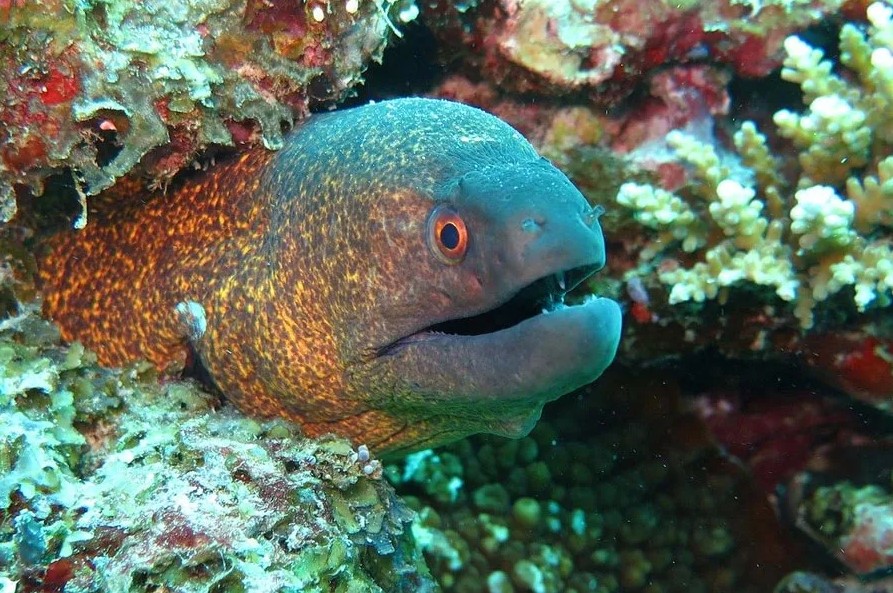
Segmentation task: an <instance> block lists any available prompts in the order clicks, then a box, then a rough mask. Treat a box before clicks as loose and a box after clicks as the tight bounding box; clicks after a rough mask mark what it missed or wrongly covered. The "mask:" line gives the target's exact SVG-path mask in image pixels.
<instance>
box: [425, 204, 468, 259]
mask: <svg viewBox="0 0 893 593" xmlns="http://www.w3.org/2000/svg"><path fill="white" fill-rule="evenodd" d="M426 234H427V241H428V249H430V250H431V253H433V254H434V255H435V257H437V259H439V260H440V261H442V262H443V263H445V264H450V265H455V264H458V263H459V262H461V261H462V260H463V259H465V252H466V251H468V227H466V226H465V221H464V220H462V217H461V216H459V215H458V214H457V213H456V211H455V210H453V209H452V208H450V207H449V206H446V205H444V204H440V205H438V206H435V207H434V210H432V211H431V214H429V215H428V225H427V231H426Z"/></svg>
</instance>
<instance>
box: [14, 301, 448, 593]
mask: <svg viewBox="0 0 893 593" xmlns="http://www.w3.org/2000/svg"><path fill="white" fill-rule="evenodd" d="M212 404H213V400H212V399H210V398H209V396H208V395H207V394H205V393H203V392H201V391H200V390H199V389H197V388H196V387H195V386H194V385H192V384H190V383H184V382H169V383H166V384H165V385H164V386H160V385H159V384H158V383H157V382H156V380H155V377H154V371H150V370H148V369H147V367H146V366H142V367H139V366H137V367H131V368H129V369H126V370H124V371H116V372H112V371H106V370H103V369H100V368H98V367H97V366H96V365H95V357H93V356H92V354H90V353H89V352H87V351H85V350H84V348H83V347H81V346H80V345H78V344H74V345H72V346H70V347H67V348H66V347H61V346H59V345H58V333H57V332H56V331H55V330H54V329H53V328H52V327H51V326H50V325H49V324H48V323H47V322H45V321H43V320H41V319H40V318H39V317H38V316H37V315H36V313H35V312H34V311H33V308H31V307H25V308H24V309H23V312H22V314H20V315H18V316H15V317H12V318H8V319H5V320H3V321H2V322H0V426H2V427H3V430H2V431H0V590H2V591H12V590H18V591H35V590H57V591H61V590H62V588H63V587H64V588H65V590H66V591H77V592H88V591H89V592H98V591H130V592H140V591H158V590H169V591H191V592H195V593H199V592H208V591H222V590H227V591H237V590H242V591H257V592H267V591H269V592H273V591H283V590H292V591H297V590H300V591H311V592H312V591H319V592H322V591H326V592H330V591H339V592H342V593H346V592H354V591H373V592H374V591H404V590H405V591H429V590H431V588H432V586H433V585H432V583H431V581H430V578H429V577H428V576H427V570H426V569H425V568H424V563H423V561H422V560H421V558H420V555H419V553H418V552H417V548H416V547H415V544H414V541H413V540H412V537H411V536H410V533H409V530H408V522H409V520H410V519H411V518H412V512H411V511H410V510H409V509H408V508H407V507H406V506H405V505H404V504H403V503H402V502H401V501H399V500H398V499H397V498H396V496H395V495H394V492H393V489H392V488H391V487H390V486H389V485H388V484H387V483H386V482H385V481H384V480H382V479H381V465H380V463H379V462H378V461H377V460H375V459H371V458H370V456H369V452H368V450H365V449H364V448H363V447H361V448H360V449H359V450H353V449H352V448H351V446H350V444H348V443H347V442H346V441H343V440H337V439H324V440H319V441H307V440H304V439H302V438H300V437H299V436H297V435H295V434H294V433H293V431H292V429H291V428H289V427H287V426H285V425H284V424H279V423H263V424H260V423H257V422H255V421H253V420H248V419H246V418H245V417H243V416H241V415H239V414H237V413H235V412H234V411H232V410H229V411H226V412H223V413H221V412H219V411H215V410H214V409H213V407H212ZM17 586H18V588H17ZM42 587H45V588H42Z"/></svg>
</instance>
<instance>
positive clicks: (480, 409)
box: [40, 99, 621, 454]
mask: <svg viewBox="0 0 893 593" xmlns="http://www.w3.org/2000/svg"><path fill="white" fill-rule="evenodd" d="M139 202H140V201H139V200H130V201H129V203H128V204H126V205H124V206H119V207H118V208H116V209H109V211H108V212H106V213H105V214H102V213H94V214H92V215H91V219H90V223H89V224H88V225H87V227H86V228H85V229H83V230H81V231H76V232H69V233H63V234H62V235H61V236H59V235H57V236H56V237H54V238H53V240H52V241H51V246H50V247H51V248H50V250H49V253H48V254H47V255H45V256H44V257H43V258H42V261H41V262H40V270H41V272H40V274H41V279H42V282H43V287H44V295H45V299H44V311H45V314H46V315H47V316H48V317H49V318H50V319H52V320H53V321H55V322H57V323H58V324H59V326H60V327H61V330H62V336H63V338H64V339H66V340H68V341H72V340H80V341H81V342H83V343H84V344H85V345H87V346H88V347H89V348H91V349H92V350H94V351H95V352H96V353H97V355H98V357H99V360H100V361H101V362H102V363H104V364H106V365H112V366H119V365H123V364H125V363H127V362H128V361H132V360H136V359H148V360H149V361H151V362H152V363H154V364H155V365H156V366H157V367H158V368H160V369H167V370H173V369H177V368H180V367H182V366H183V365H184V364H185V361H186V360H187V355H189V356H195V357H196V359H197V360H198V361H200V363H201V365H202V367H203V368H204V370H205V371H206V373H207V374H208V375H209V376H210V378H211V379H212V381H213V383H214V384H215V385H216V386H217V387H218V388H219V390H220V391H221V392H222V393H223V394H224V395H225V397H226V398H227V399H228V400H230V401H231V402H233V403H234V404H235V405H236V406H237V407H238V408H240V409H241V410H243V411H244V412H245V413H247V414H250V415H255V416H259V417H272V416H282V417H285V418H288V419H290V420H293V421H296V422H297V423H299V424H300V425H301V427H302V429H303V430H304V432H305V433H307V434H309V435H311V436H315V435H320V434H324V433H330V432H331V433H337V434H341V435H344V436H346V437H348V438H350V439H351V440H352V441H353V442H354V443H355V444H363V443H365V444H367V445H368V446H370V447H371V448H373V449H374V450H375V451H376V452H377V453H379V454H387V453H395V452H404V451H411V450H416V449H419V448H424V447H429V446H434V445H438V444H441V443H445V442H448V441H452V440H455V439H458V438H461V437H463V436H466V435H469V434H473V433H477V432H487V433H495V434H500V435H506V436H511V437H518V436H522V435H525V434H527V433H528V432H529V431H530V429H531V428H532V427H533V425H534V423H535V422H536V420H537V419H538V418H539V415H540V412H541V410H542V407H543V405H544V403H546V402H548V401H550V400H553V399H555V398H557V397H559V396H561V395H563V394H565V393H568V392H569V391H571V390H573V389H575V388H577V387H580V386H582V385H584V384H587V383H589V382H591V381H593V380H594V379H596V378H597V377H598V376H599V375H600V374H601V373H602V371H603V370H604V369H605V367H607V366H608V364H609V363H610V362H611V360H612V359H613V357H614V354H615V351H616V349H617V344H618V340H619V335H620V318H621V315H620V310H619V308H618V306H617V304H616V303H615V302H614V301H612V300H609V299H606V298H597V297H589V298H588V299H587V300H585V302H583V303H582V304H579V305H575V306H565V305H563V304H562V300H563V295H564V293H566V292H567V291H569V290H571V289H572V288H573V287H574V286H575V285H577V284H579V283H580V282H581V281H582V280H584V279H585V278H586V277H588V276H589V275H590V274H592V273H593V272H595V271H596V270H598V269H599V268H601V267H602V266H603V265H604V262H605V250H604V241H603V238H602V233H601V229H600V227H599V223H598V216H599V214H600V212H601V210H600V209H599V208H593V207H591V206H590V205H589V204H588V203H587V202H586V200H585V199H584V198H583V196H582V195H581V194H580V192H579V191H578V190H577V189H576V188H575V187H574V186H573V185H572V184H571V183H570V181H569V180H568V179H567V178H566V177H565V176H564V175H563V174H562V173H561V172H559V171H558V170H557V169H556V168H555V167H554V166H552V165H551V164H550V163H549V162H548V161H546V160H545V159H543V158H541V157H539V156H538V155H537V153H536V151H535V150H534V149H533V147H532V146H531V145H530V144H529V143H528V142H527V141H526V140H525V139H524V138H523V137H522V136H521V135H520V134H519V133H518V132H517V131H515V130H514V129H513V128H511V127H510V126H508V125H507V124H505V123H504V122H502V121H501V120H499V119H497V118H496V117H493V116H491V115H488V114H486V113H484V112H483V111H480V110H477V109H474V108H472V107H468V106H465V105H461V104H458V103H451V102H448V101H441V100H433V99H398V100H391V101H383V102H380V103H375V104H370V105H366V106H362V107H357V108H353V109H347V110H343V111H336V112H332V113H328V114H322V115H314V116H311V117H310V118H309V119H307V120H306V121H305V122H304V123H303V124H301V125H300V126H299V127H298V128H297V129H296V130H295V131H293V132H292V133H291V134H290V135H289V136H288V138H287V141H286V144H285V146H284V148H282V149H281V150H279V151H276V152H271V151H266V150H263V149H255V150H253V151H249V152H247V153H244V154H242V155H241V156H238V157H235V158H234V159H233V160H231V161H230V162H228V163H223V164H218V165H217V166H215V167H214V168H213V169H212V170H211V171H209V172H207V173H205V174H202V175H198V176H196V177H195V178H192V179H187V180H185V181H184V182H183V183H182V184H181V185H180V186H179V187H178V188H176V190H174V191H170V192H168V193H167V194H166V195H161V196H157V197H154V198H153V199H151V200H149V201H148V202H147V203H139Z"/></svg>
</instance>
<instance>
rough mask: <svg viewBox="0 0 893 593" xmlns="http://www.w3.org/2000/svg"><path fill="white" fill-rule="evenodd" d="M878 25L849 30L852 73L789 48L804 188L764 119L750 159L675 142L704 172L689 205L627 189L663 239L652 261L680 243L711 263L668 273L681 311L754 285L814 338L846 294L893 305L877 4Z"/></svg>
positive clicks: (890, 52)
mask: <svg viewBox="0 0 893 593" xmlns="http://www.w3.org/2000/svg"><path fill="white" fill-rule="evenodd" d="M867 16H868V20H869V22H870V25H869V26H868V27H867V30H864V29H863V28H861V27H860V26H858V25H855V24H852V23H849V24H846V25H844V27H843V29H842V31H841V34H840V49H841V57H840V63H841V66H843V67H844V68H846V70H847V73H846V75H844V74H838V73H836V72H835V64H833V63H832V62H831V61H829V60H826V59H825V58H824V55H823V53H822V51H821V50H818V49H815V48H813V47H811V46H810V45H808V44H807V43H806V42H805V41H803V40H802V39H800V38H798V37H789V38H788V39H787V40H786V41H785V44H784V47H785V50H786V52H787V58H786V59H785V62H784V69H783V70H782V77H783V78H785V79H786V80H789V81H791V82H795V83H797V84H799V85H800V87H801V89H802V91H803V99H804V102H805V104H806V106H807V109H806V111H804V112H803V113H795V112H793V111H790V110H782V111H779V112H777V113H776V114H775V117H774V121H775V124H776V126H777V131H778V134H779V135H780V136H782V137H784V138H787V139H788V140H790V142H791V143H792V144H793V145H794V147H795V148H796V149H797V150H798V151H799V152H798V155H797V157H798V158H797V160H798V165H799V175H798V177H797V180H796V183H795V185H794V187H788V186H787V184H786V183H785V181H784V177H783V176H782V174H781V173H780V170H781V167H782V166H783V163H782V160H783V159H782V158H780V157H779V158H776V157H775V156H774V155H773V154H772V152H771V151H770V149H769V147H768V143H767V140H766V137H765V136H764V135H763V134H761V133H760V132H759V131H758V130H757V129H756V126H755V125H754V124H753V123H752V122H745V123H744V124H743V125H742V126H741V128H740V129H739V130H738V132H737V133H736V134H735V137H734V140H735V148H736V151H737V161H735V160H734V159H726V158H724V157H721V156H720V154H719V152H718V150H717V149H716V148H714V146H713V145H712V144H711V143H709V142H704V141H701V140H698V139H696V138H694V137H692V136H688V135H686V134H683V133H681V132H671V133H670V134H669V135H668V137H667V142H668V144H669V145H670V147H671V148H672V149H673V150H674V151H675V152H676V154H677V155H678V157H679V158H680V159H681V160H682V162H683V163H685V164H686V166H687V167H688V169H689V170H690V171H691V173H692V183H691V184H690V185H689V186H688V187H686V188H683V189H682V190H681V192H680V193H679V194H678V195H677V194H676V193H672V192H668V191H665V190H663V189H660V188H656V187H653V186H651V185H647V184H637V183H627V184H624V185H623V186H622V187H621V189H620V191H619V192H618V195H617V202H618V204H620V205H621V206H624V207H625V208H628V209H630V210H631V211H632V212H633V215H634V217H635V218H636V219H637V220H638V221H639V222H641V223H642V224H644V225H645V226H648V227H649V228H652V229H654V230H655V231H656V232H657V233H658V235H657V238H656V240H655V241H653V242H652V243H651V245H650V246H649V247H648V248H646V249H645V250H644V251H643V253H642V256H643V258H651V257H653V256H654V255H655V254H658V253H664V254H667V253H668V243H667V239H668V238H671V239H674V240H675V241H676V242H679V241H681V243H682V248H683V250H684V251H687V252H695V253H696V254H697V255H699V259H700V261H695V262H694V263H693V264H692V265H690V266H689V267H685V266H683V265H667V264H669V262H665V265H663V266H661V267H660V269H659V272H658V277H659V279H660V280H661V281H662V282H663V283H664V284H666V285H668V286H669V302H670V303H671V304H675V303H680V302H684V301H697V302H700V301H704V300H707V299H724V298H726V295H727V293H728V290H729V289H731V288H732V287H736V286H739V285H740V284H742V283H745V282H749V283H752V284H756V285H760V286H766V287H770V288H772V289H773V290H774V291H775V294H776V295H777V296H778V297H779V298H780V299H782V300H783V301H786V302H789V303H791V304H792V305H793V311H794V314H795V315H796V317H797V318H798V319H799V321H800V324H801V325H802V327H804V328H809V327H811V326H812V325H813V323H814V310H815V308H816V306H817V304H818V303H820V302H822V301H825V300H826V299H828V298H829V297H830V296H832V295H834V294H836V293H838V292H841V291H844V290H845V289H851V290H852V293H853V296H852V299H851V301H852V302H853V304H854V305H855V308H856V309H857V310H858V311H860V312H863V311H865V310H867V309H868V308H870V307H885V306H887V305H889V304H890V302H891V291H893V265H891V261H893V249H891V247H890V230H891V228H893V214H891V212H893V180H891V178H893V125H891V123H890V122H893V7H891V6H890V4H888V3H883V2H875V3H874V4H872V5H870V6H869V7H868V9H867ZM845 77H846V78H845ZM849 79H854V80H856V81H858V84H853V83H852V82H850V80H849ZM741 165H743V167H742V166H741ZM670 245H672V243H671V244H670Z"/></svg>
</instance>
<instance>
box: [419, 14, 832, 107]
mask: <svg viewBox="0 0 893 593" xmlns="http://www.w3.org/2000/svg"><path fill="white" fill-rule="evenodd" d="M840 5H841V2H840V1H839V0H830V1H826V2H822V1H814V2H797V3H793V2H782V1H779V0H773V1H764V2H738V1H734V0H722V1H720V2H704V1H697V0H688V1H685V2H669V1H665V0H662V1H657V2H639V1H636V0H611V1H607V2H597V1H595V0H557V1H555V0H533V1H525V2H521V1H519V0H482V1H480V2H474V1H471V2H461V3H453V2H446V1H444V0H438V1H436V2H433V3H432V6H431V8H430V9H429V10H428V11H427V12H426V19H430V20H433V21H434V22H435V23H436V28H437V29H438V34H439V35H440V37H441V38H442V39H443V40H444V41H445V42H447V43H448V44H452V45H453V46H454V47H455V48H456V49H457V50H458V51H460V52H461V51H463V50H464V51H465V52H466V53H468V55H467V56H466V58H467V59H466V62H467V64H468V65H470V66H471V70H470V71H478V72H481V73H482V75H483V77H484V78H486V79H489V80H491V81H494V82H495V83H497V84H498V85H499V86H500V87H501V88H503V89H506V90H511V91H515V92H522V93H536V94H541V95H552V96H567V95H570V94H579V93H585V94H586V95H587V97H588V98H590V99H591V100H594V101H596V102H599V103H602V104H606V103H613V102H616V101H617V100H619V99H621V98H623V97H624V96H625V95H626V94H627V93H628V92H629V91H630V90H631V89H632V88H633V87H634V86H635V85H636V84H637V83H638V82H639V81H640V80H641V78H642V76H643V75H645V74H647V73H649V72H651V71H652V70H654V69H657V68H661V67H663V66H666V65H667V64H674V63H675V64H680V63H682V64H684V63H692V62H712V63H722V64H727V65H728V66H730V67H731V68H732V69H733V70H734V71H735V72H736V73H738V74H740V75H742V76H748V77H757V76H765V75H766V74H768V73H769V72H771V71H772V70H773V69H774V68H776V67H778V65H779V64H780V63H781V52H780V50H781V45H782V42H783V41H784V39H785V37H786V36H787V35H789V34H790V33H792V32H793V31H795V30H798V29H802V28H804V27H806V26H809V25H810V24H812V23H814V22H816V21H817V20H818V19H820V18H822V16H823V15H825V14H828V13H831V12H834V11H836V10H837V9H839V7H840Z"/></svg>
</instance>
